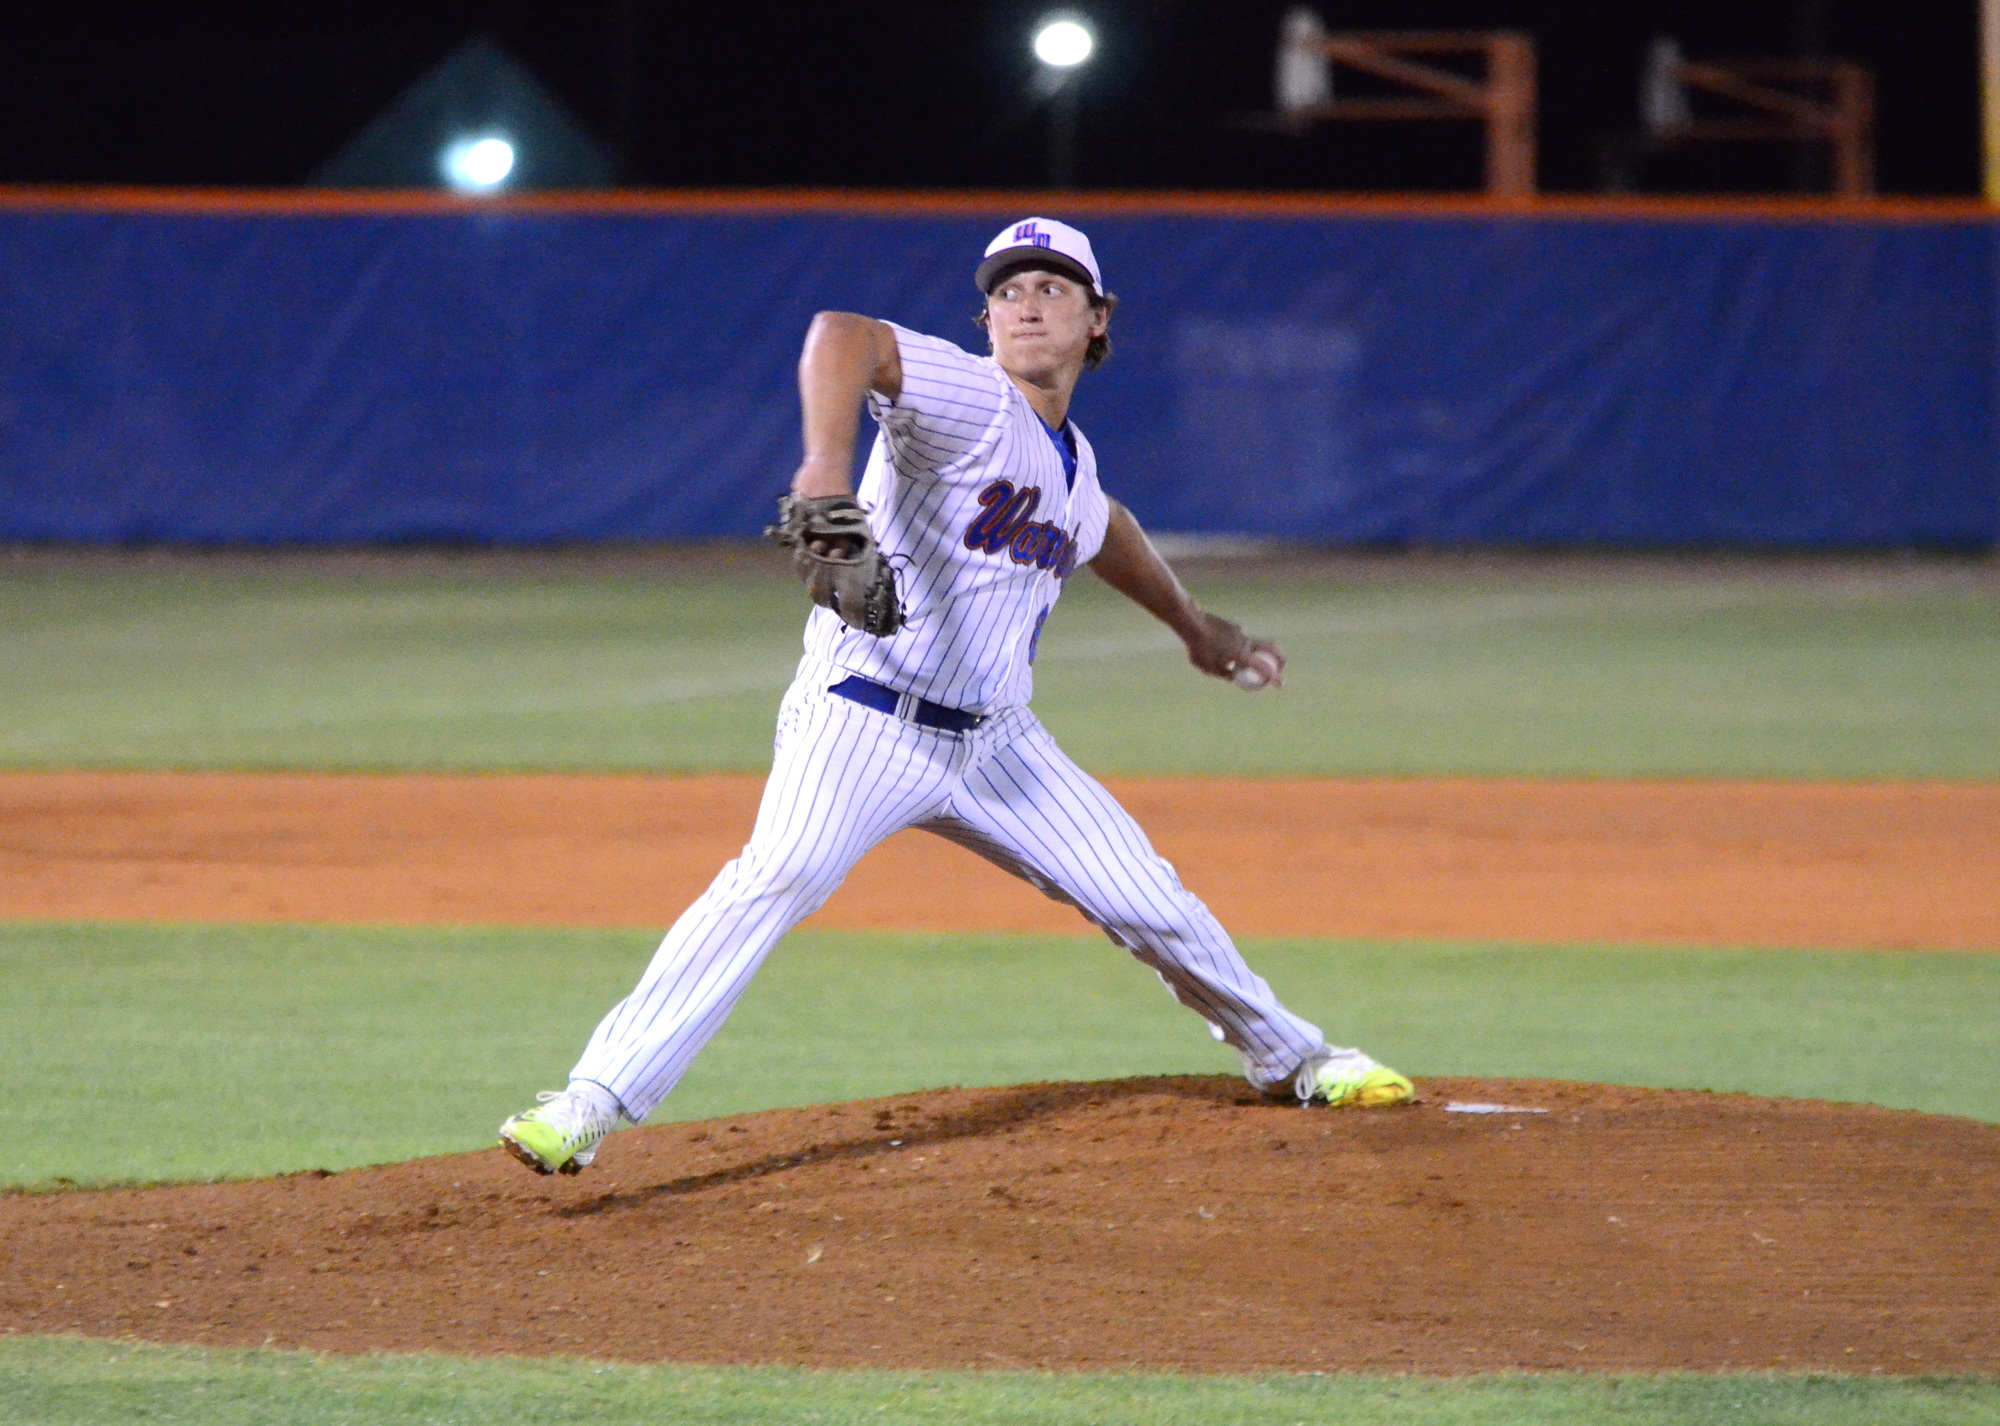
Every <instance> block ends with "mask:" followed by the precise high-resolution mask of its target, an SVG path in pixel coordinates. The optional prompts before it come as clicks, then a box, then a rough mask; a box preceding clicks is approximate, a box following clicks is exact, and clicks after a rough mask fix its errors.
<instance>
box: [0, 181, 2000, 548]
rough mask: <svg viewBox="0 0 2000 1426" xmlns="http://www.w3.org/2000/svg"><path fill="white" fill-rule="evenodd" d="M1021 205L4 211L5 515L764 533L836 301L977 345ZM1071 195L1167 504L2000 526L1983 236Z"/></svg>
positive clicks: (55, 524) (1, 524) (1486, 524)
mask: <svg viewBox="0 0 2000 1426" xmlns="http://www.w3.org/2000/svg"><path fill="white" fill-rule="evenodd" d="M1006 216H1007V215H1005V214H995V215H989V216H983V217H976V218H975V217H966V218H959V217H939V216H930V215H926V216H910V217H900V216H892V215H886V214H880V213H875V214H859V215H849V214H837V213H824V212H821V213H804V212H797V213H785V212H775V213H761V214H760V213H742V214H727V213H715V214H687V213H616V212H588V211H584V212H573V213H563V212H546V211H544V212H521V211H507V210H494V211H491V212H486V213H472V214H464V213H435V214H409V213H405V214H395V213H373V212H364V213H352V214H338V213H315V212H310V211H302V212H298V213H237V214H230V213H219V212H218V213H178V214H176V213H145V212H129V211H128V212H95V211H85V210H82V209H62V208H48V209H13V210H9V211H4V212H0V539H11V540H65V541H85V542H106V543H108V542H129V541H142V540H143V541H165V542H203V543H253V544H263V543H303V544H332V543H344V542H358V541H380V540H427V539H437V540H452V541H482V542H498V543H526V542H545V541H561V540H599V539H620V540H653V539H686V538H701V537H709V536H741V535H750V534H753V533H755V532H756V531H757V530H758V529H759V528H760V527H761V526H762V524H763V523H764V522H765V521H766V519H767V518H768V516H769V513H770V508H771V498H772V497H773V496H774V495H775V494H776V493H777V492H778V491H779V490H781V489H782V488H783V486H784V484H785V482H786V480H787V479H788V477H789V474H790V470H791V467H792V465H793V463H794V462H795V461H796V459H797V455H798V434H797V400H796V395H795V391H794V385H793V381H794V364H795V362H796V360H797V355H798V343H799V338H800V336H801V334H802V333H803V331H804V328H805V324H806V322H807V321H808V320H809V318H810V317H811V315H812V313H813V312H814V311H816V310H818V309H820V308H823V307H836V308H847V309H852V310H857V311H862V312H867V313H871V314H873V315H877V316H882V317H887V318H890V319H893V320H895V321H898V322H902V323H904V324H906V325H909V326H913V327H917V328H920V329H922V330H925V331H930V332H935V333H939V334H941V335H945V336H948V337H952V338H954V339H957V340H960V341H963V342H965V343H966V344H967V345H971V346H975V347H976V346H977V345H978V344H979V342H980V340H981V339H980V337H979V334H978V332H977V331H976V329H975V328H974V327H973V326H972V325H971V322H970V320H969V319H970V316H971V313H972V312H973V310H974V309H975V307H976V305H977V298H976V294H975V293H974V291H973V288H972V285H971V277H970V274H971V270H972V267H973V264H974V262H975V261H976V259H977V257H978V255H979V253H980V250H981V249H982V248H983V246H984V244H985V241H986V239H987V238H988V237H989V236H990V235H991V234H992V232H993V231H995V230H996V229H997V228H998V227H999V226H1000V223H1001V221H1002V220H1003V219H1004V218H1005V217H1006ZM1051 216H1061V215H1060V214H1053V215H1051ZM1084 225H1085V226H1086V227H1087V228H1088V230H1089V231H1090V233H1091V235H1092V238H1093V240H1094V241H1095V243H1096V245H1097V249H1098V252H1099V254H1100V255H1101V257H1102V259H1103V262H1104V267H1105V272H1106V277H1107V281H1108V283H1109V285H1110V286H1111V288H1112V289H1113V290H1114V291H1116V292H1118V293H1119V294H1120V296H1121V298H1122V300H1123V305H1122V306H1121V308H1120V309H1119V312H1118V316H1117V320H1116V324H1115V327H1114V336H1115V338H1116V341H1117V354H1116V355H1115V357H1114V358H1113V359H1112V361H1111V363H1110V364H1109V365H1108V366H1106V367H1105V368H1104V369H1103V370H1102V371H1100V372H1097V373H1094V374H1092V375H1089V376H1086V377H1085V379H1084V384H1083V386H1082V388H1081V390H1080V392H1079V396H1078V400H1077V405H1076V408H1075V417H1076V420H1077V422H1078V423H1079V425H1080V426H1082V428H1083V429H1084V430H1085V432H1086V433H1088V434H1089V436H1090V437H1091V439H1092V441H1093V442H1094V443H1095V445H1096V447H1097V449H1098V453H1099V457H1100V460H1101V462H1102V468H1103V476H1104V482H1105V485H1106V487H1107V488H1108V489H1109V490H1110V491H1111V492H1112V493H1113V494H1114V495H1116V496H1118V497H1119V498H1121V499H1123V500H1124V501H1125V502H1126V503H1127V504H1128V505H1130V506H1131V507H1132V508H1133V509H1134V510H1135V511H1136V512H1137V513H1138V514H1139V515H1140V517H1141V518H1142V519H1143V520H1145V521H1146V522H1147V523H1148V524H1149V525H1151V526H1153V527H1155V528H1158V529H1162V530H1177V531H1191V532H1197V531H1198V532H1213V533H1241V534H1253V535H1270V536H1280V537H1287V538H1296V539H1307V540H1328V541H1371V542H1376V541H1381V542H1406V541H1423V542H1507V543H1523V542H1525V543H1537V544H1547V543H1556V544H1560V543H1575V542H1592V543H1608V544H1635V543H1637V544H1688V543H1694V544H1742V545H1761V546H1842V545H1885V544H1934V545H1951V546H1983V545H1990V544H1992V543H1994V542H1995V539H1996V535H2000V451H1996V410H1995V373H1996V351H1995V322H1994V308H1995V297H1996V291H1995V273H1994V270H1993V256H1992V251H1993V235H1992V232H1991V230H1990V229H1989V227H1988V226H1987V225H1985V224H1982V223H1977V222H1951V221H1943V220H1939V221H1912V220H1908V219H1894V218H1881V219H1867V218H1860V219H1846V220H1835V221H1825V222H1818V221H1805V220H1795V221H1794V220H1781V219H1772V218H1744V219H1737V220H1726V219H1688V218H1672V219H1664V218H1648V217H1625V218H1593V217H1576V216H1549V217H1539V216H1514V217H1504V216H1503V217H1467V216H1431V217H1425V216H1409V215H1386V216H1380V217H1366V216H1364V217H1355V216H1346V217H1220V216H1188V215H1160V216H1133V215H1129V214H1122V215H1119V216H1113V217H1096V218H1093V219H1087V220H1085V224H1084Z"/></svg>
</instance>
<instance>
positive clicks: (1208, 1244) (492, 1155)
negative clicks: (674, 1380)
mask: <svg viewBox="0 0 2000 1426" xmlns="http://www.w3.org/2000/svg"><path fill="white" fill-rule="evenodd" d="M1422 1089H1423V1093H1424V1096H1425V1102H1424V1103H1422V1104H1419V1105H1416V1106H1413V1107H1409V1108H1405V1109H1396V1110H1383V1111H1371V1112H1356V1111H1345V1112H1342V1111H1330V1110H1305V1109H1300V1108H1297V1107H1296V1106H1276V1105H1268V1104H1266V1103H1264V1102H1262V1101H1260V1100H1257V1099H1255V1098H1254V1097H1253V1096H1252V1095H1251V1093H1250V1092H1249V1091H1248V1090H1247V1089H1245V1088H1244V1087H1243V1086H1242V1085H1241V1084H1240V1083H1237V1082H1234V1081H1229V1080H1223V1079H1215V1078H1179V1079H1148V1080H1128V1081H1120V1082H1116V1083H1108V1084H1071V1085H1032V1086H1026V1087H1021V1088H1014V1089H974V1090H944V1091H936V1092H930V1093H924V1094H913V1095H902V1096H897V1097H895V1098H892V1099H883V1100H876V1101H871V1102H867V1103H854V1104H846V1105H839V1106H832V1107H824V1108H815V1109H799V1110H781V1111H774V1112H771V1113H765V1114H758V1115H752V1116H747V1117H743V1118H738V1119H727V1120H713V1121H708V1122H705V1123H701V1124H676V1125H665V1126H661V1127H658V1128H651V1129H640V1130H634V1131H630V1132H627V1133H623V1134H619V1135H615V1136H614V1137H613V1138H612V1139H611V1140H609V1141H608V1142H607V1144H606V1145H605V1147H604V1149H603V1150H602V1151H601V1153H600V1161H599V1163H598V1165H597V1166H595V1167H594V1168H592V1169H590V1170H588V1171H586V1173H585V1174H583V1175H580V1176H578V1177H577V1178H575V1179H560V1178H551V1179H538V1178H535V1177H533V1176H532V1175H530V1174H529V1173H528V1172H527V1171H526V1170H525V1169H523V1168H522V1167H521V1166H520V1165H519V1164H517V1163H515V1162H514V1161H513V1160H511V1159H508V1158H505V1157H504V1156H503V1155H502V1154H501V1153H500V1152H499V1151H498V1150H497V1149H496V1150H489V1151H486V1152H482V1153H476V1154H466V1155H459V1156H455V1157H450V1158H438V1159H426V1160H420V1161H417V1162H414V1163H406V1164H397V1165H392V1166H389V1167H384V1168H377V1169H364V1170H356V1171H351V1172H347V1173H342V1174H338V1175H318V1174H298V1175H293V1176H290V1177H287V1178H282V1179H277V1180H270V1181H265V1182H259V1183H238V1184H216V1185H206V1186H199V1187H180V1188H161V1189H151V1190H133V1191H108V1192H107V1191H96V1192H66V1193H53V1194H41V1195H26V1196H15V1197H11V1198H6V1199H0V1235H4V1239H5V1241H6V1242H7V1244H8V1270H7V1273H6V1275H5V1278H4V1281H0V1330H6V1331H20V1332H82V1333H88V1334H92V1335H104V1336H113V1335H115V1336H136V1337H142V1338H148V1339H153V1340H160V1341H176V1342H194V1343H204V1344H211V1345H222V1344H259V1343H276V1344H282V1345H285V1346H303V1347H310V1348H316V1349H322V1350H328V1351H339V1352H354V1351H363V1350H369V1349H384V1350H395V1351H418V1350H433V1351H451V1352H473V1353H485V1352H513V1353H564V1354H576V1355H584V1356H594V1357H601V1358H615V1359H627V1360H635V1361H646V1360H662V1359H666V1360H674V1361H683V1362H793V1363H801V1364H810V1365H819V1366H843V1365H844V1366H854V1365H864V1366H884V1367H1054V1368H1100V1369H1102V1368H1126V1367H1134V1368H1137V1367H1145V1368H1182V1369H1189V1370H1199V1371H1238V1370H1250V1369H1277V1370H1297V1371H1337V1370H1357V1369H1376V1370H1401V1371H1416V1372H1425V1373H1459V1372H1470V1371H1491V1370H1496V1369H1502V1368H1521V1369H1528V1370H1546V1369H1553V1368H1567V1369H1577V1368H1597V1369H1613V1368H1616V1369H1627V1370H1658V1369H1681V1368H1691V1369H1714V1370H1722V1369H1749V1368H1779V1369H1785V1370H1834V1371H1843V1372H1871V1371H1879V1372H1889V1373H1932V1372H1951V1371H1994V1370H2000V1221H1996V1204H1995V1197H1994V1193H1993V1185H1994V1183H1995V1182H1996V1176H2000V1126H1995V1125H1989V1124H1981V1123H1976V1122H1973V1121H1970V1120H1961V1119H1951V1118H1944V1117H1940V1116H1934V1115H1924V1114H1915V1113H1908V1112H1898V1111H1890V1110H1882V1109H1872V1108H1866V1107H1860V1106H1852V1105H1831V1104H1823V1103H1817V1102H1808V1101H1787V1100H1771V1099H1756V1098H1751V1097H1747V1096H1741V1095H1712V1094H1699V1093H1673V1092H1658V1091H1642V1090H1629V1089H1615V1088H1608V1087H1604V1086H1589V1085H1572V1084H1560V1083H1548V1082H1535V1081H1475V1080H1433V1081H1429V1082H1427V1083H1426V1084H1424V1085H1423V1086H1422ZM1452 1101H1479V1102H1498V1103H1503V1104H1507V1105H1511V1106H1517V1107H1528V1108H1540V1109H1544V1110H1547V1111H1548V1112H1547V1113H1543V1114H1492V1115H1480V1114H1462V1113H1449V1112H1446V1108H1445V1106H1446V1104H1447V1103H1449V1102H1452Z"/></svg>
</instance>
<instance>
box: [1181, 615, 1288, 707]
mask: <svg viewBox="0 0 2000 1426" xmlns="http://www.w3.org/2000/svg"><path fill="white" fill-rule="evenodd" d="M1182 637H1183V638H1184V639H1185V640H1186V642H1187V651H1188V662H1189V663H1191V664H1193V665H1194V666H1195V667H1196V668H1198V669H1200V670H1201V671H1202V672H1203V673H1205V674H1207V675H1209V676H1210V677H1211V678H1227V679H1230V680H1232V681H1234V682H1235V684H1236V686H1237V687H1238V688H1244V689H1256V688H1265V687H1270V688H1282V687H1283V686H1284V682H1285V651H1284V650H1283V649H1281V648H1279V647H1278V646H1277V645H1276V644H1274V643H1272V642H1271V641H1270V640H1269V639H1253V638H1251V637H1250V636H1249V635H1248V634H1246V633H1244V632H1243V626H1242V625H1240V624H1235V623H1231V622H1230V621H1229V620H1227V619H1225V618H1223V617H1222V616H1221V615H1220V614H1210V613H1208V612H1207V611H1206V610H1204V611H1202V612H1201V613H1200V614H1198V615H1197V616H1196V624H1195V627H1194V628H1193V629H1192V630H1191V631H1190V632H1189V633H1187V634H1184V635H1183V636H1182Z"/></svg>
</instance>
